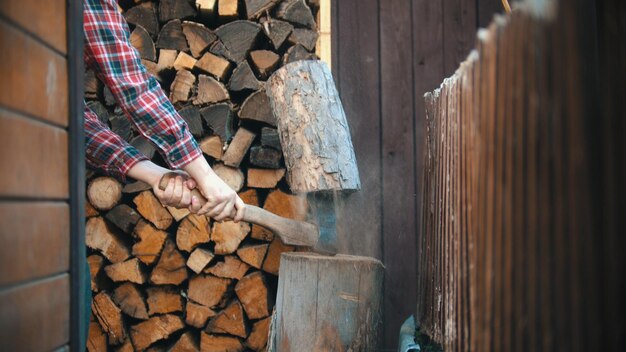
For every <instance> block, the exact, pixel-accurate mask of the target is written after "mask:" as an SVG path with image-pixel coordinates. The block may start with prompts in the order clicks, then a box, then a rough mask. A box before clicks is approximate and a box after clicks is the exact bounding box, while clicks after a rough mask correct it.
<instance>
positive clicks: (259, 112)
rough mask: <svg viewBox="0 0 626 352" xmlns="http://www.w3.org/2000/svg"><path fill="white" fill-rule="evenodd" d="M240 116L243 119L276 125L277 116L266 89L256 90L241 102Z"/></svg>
mask: <svg viewBox="0 0 626 352" xmlns="http://www.w3.org/2000/svg"><path fill="white" fill-rule="evenodd" d="M239 118H240V119H242V120H249V121H258V122H263V123H266V124H268V125H270V126H274V127H276V118H274V114H273V113H272V108H271V106H270V100H269V98H268V97H267V94H265V90H259V91H256V92H254V93H252V94H250V96H249V97H248V98H246V100H245V101H244V102H243V104H241V110H240V111H239Z"/></svg>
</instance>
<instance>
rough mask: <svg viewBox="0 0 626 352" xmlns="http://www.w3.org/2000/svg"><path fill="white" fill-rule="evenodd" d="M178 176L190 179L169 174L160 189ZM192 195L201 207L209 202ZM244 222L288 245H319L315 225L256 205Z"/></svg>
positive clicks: (247, 211) (194, 192) (248, 210)
mask: <svg viewBox="0 0 626 352" xmlns="http://www.w3.org/2000/svg"><path fill="white" fill-rule="evenodd" d="M176 176H182V177H183V178H187V177H188V176H187V175H184V174H180V173H176V172H168V173H166V174H164V175H163V176H162V177H161V180H160V181H159V188H160V189H161V190H164V189H165V188H166V187H167V184H168V182H169V180H170V179H171V178H173V177H176ZM191 195H192V196H194V197H197V198H198V200H199V201H200V204H201V205H204V204H205V203H206V202H207V200H206V198H204V196H203V195H202V193H200V191H199V190H198V189H196V188H194V189H192V190H191ZM243 221H245V222H249V223H252V224H257V225H261V226H263V227H265V228H267V229H269V230H271V231H272V232H274V233H275V234H276V235H278V236H279V237H280V238H281V239H282V240H283V243H285V244H288V245H294V246H307V247H313V246H315V245H316V244H317V240H318V237H319V231H318V230H317V227H316V226H315V225H312V224H309V223H307V222H303V221H295V220H292V219H287V218H283V217H281V216H278V215H276V214H273V213H271V212H269V211H267V210H265V209H262V208H259V207H257V206H254V205H249V204H246V208H245V211H244V215H243Z"/></svg>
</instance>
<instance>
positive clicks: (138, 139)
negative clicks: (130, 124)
mask: <svg viewBox="0 0 626 352" xmlns="http://www.w3.org/2000/svg"><path fill="white" fill-rule="evenodd" d="M130 145H132V146H133V147H135V148H137V150H139V152H140V153H141V154H143V155H145V156H146V157H148V159H152V158H153V157H154V153H155V152H156V147H155V146H154V144H152V142H150V141H148V140H147V139H146V137H144V136H142V135H138V136H135V138H133V139H131V141H130ZM122 192H124V190H123V189H122Z"/></svg>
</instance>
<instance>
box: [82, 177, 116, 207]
mask: <svg viewBox="0 0 626 352" xmlns="http://www.w3.org/2000/svg"><path fill="white" fill-rule="evenodd" d="M87 198H88V199H89V203H91V205H93V206H94V207H95V208H96V209H98V210H109V209H111V208H113V207H114V206H115V205H116V204H117V203H118V202H119V201H120V199H121V198H122V184H121V183H119V182H118V181H117V180H115V179H114V178H113V177H98V178H95V179H93V180H92V181H91V182H90V183H89V186H88V187H87Z"/></svg>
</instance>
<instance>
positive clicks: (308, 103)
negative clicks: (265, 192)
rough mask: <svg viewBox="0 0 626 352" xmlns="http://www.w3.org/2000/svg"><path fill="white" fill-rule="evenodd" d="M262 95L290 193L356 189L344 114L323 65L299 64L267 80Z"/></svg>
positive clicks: (293, 64)
mask: <svg viewBox="0 0 626 352" xmlns="http://www.w3.org/2000/svg"><path fill="white" fill-rule="evenodd" d="M267 95H268V97H269V98H270V103H271V106H272V111H273V113H274V116H275V117H276V120H277V127H278V134H279V136H280V141H281V145H282V149H283V150H289V153H285V164H286V166H287V182H288V183H289V186H290V187H291V190H292V191H293V192H312V191H321V190H358V189H360V188H361V182H360V180H359V171H358V169H357V164H356V158H355V156H354V149H353V147H352V140H351V137H350V130H349V129H348V122H347V121H346V115H345V113H344V111H343V107H342V106H341V101H340V99H339V93H338V92H337V89H336V87H335V83H334V81H333V77H332V75H331V72H330V69H329V68H328V66H327V65H326V64H325V63H323V62H321V61H298V62H294V63H291V64H288V65H286V66H283V67H282V68H280V69H279V70H277V71H276V72H274V74H273V75H272V76H271V77H270V78H269V80H268V82H267Z"/></svg>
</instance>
